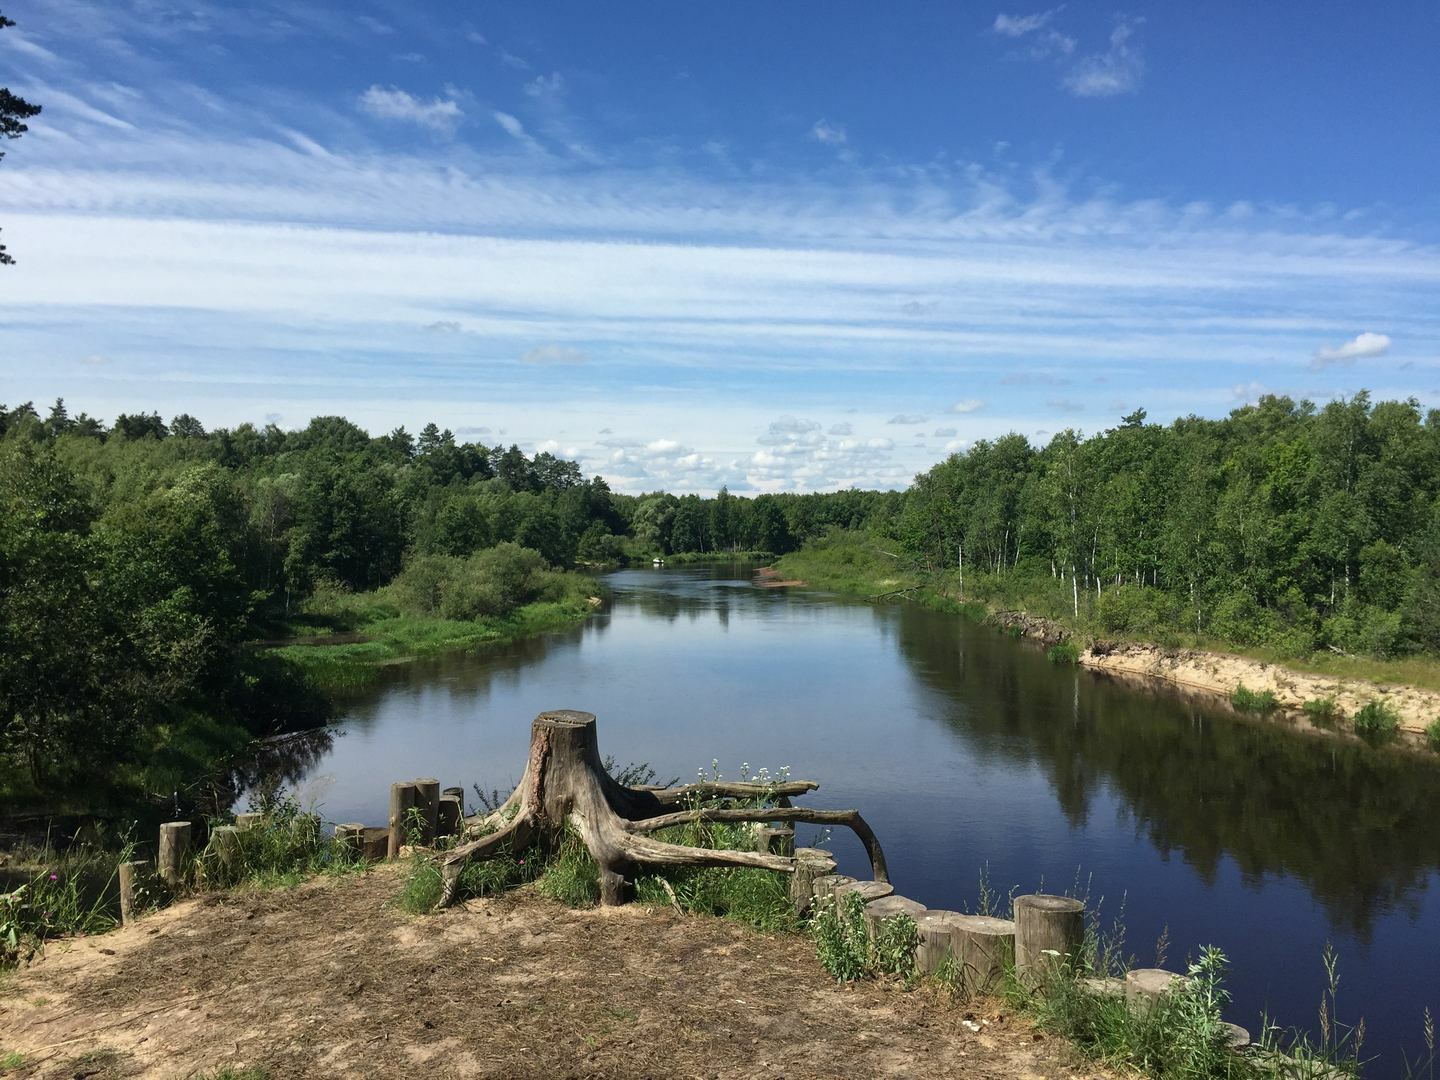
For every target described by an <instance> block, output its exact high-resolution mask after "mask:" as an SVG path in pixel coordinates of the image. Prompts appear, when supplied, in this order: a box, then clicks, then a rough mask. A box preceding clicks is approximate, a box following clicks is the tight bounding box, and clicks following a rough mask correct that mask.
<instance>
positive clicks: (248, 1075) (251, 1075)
mask: <svg viewBox="0 0 1440 1080" xmlns="http://www.w3.org/2000/svg"><path fill="white" fill-rule="evenodd" d="M195 1080H270V1072H269V1070H268V1069H262V1068H260V1067H259V1066H252V1067H250V1068H248V1069H240V1068H236V1067H235V1066H234V1065H226V1066H225V1067H224V1068H223V1069H219V1070H217V1071H216V1072H208V1073H201V1074H200V1075H199V1076H197V1077H196V1078H195Z"/></svg>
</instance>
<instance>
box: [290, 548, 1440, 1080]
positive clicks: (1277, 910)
mask: <svg viewBox="0 0 1440 1080" xmlns="http://www.w3.org/2000/svg"><path fill="white" fill-rule="evenodd" d="M748 574H749V571H748V568H735V567H692V568H684V569H675V570H668V569H667V570H628V571H622V572H619V573H616V574H613V575H610V576H609V578H608V584H609V586H610V589H611V590H612V593H613V602H612V603H611V604H610V605H609V606H608V608H607V610H605V611H603V612H602V613H599V614H597V615H595V616H594V617H592V618H591V619H590V620H589V621H587V622H586V623H585V624H584V625H583V626H581V627H577V628H575V629H574V630H571V631H568V632H563V633H558V634H554V635H550V636H547V637H544V638H540V639H536V640H531V641H527V642H522V643H520V644H517V645H515V646H513V647H510V648H505V649H501V650H496V651H493V652H489V653H486V654H485V655H481V656H447V657H443V658H440V659H436V660H433V661H427V662H424V663H419V664H414V665H408V666H401V667H396V668H394V669H391V670H389V671H387V673H386V677H385V680H384V681H383V683H382V684H381V685H380V686H379V688H378V689H377V690H376V691H375V692H374V693H373V695H371V696H370V697H369V698H368V699H367V700H364V701H363V702H361V703H359V704H356V705H354V706H353V707H351V708H350V709H349V712H348V715H347V716H346V717H345V719H344V721H343V723H342V725H341V726H342V728H343V735H342V737H340V738H338V739H336V740H335V742H334V745H333V748H332V749H331V750H330V751H329V752H328V753H326V754H325V755H324V756H323V757H322V758H321V759H320V760H319V761H318V762H317V763H316V764H315V765H314V766H313V767H312V768H311V769H310V770H309V773H308V775H307V777H306V778H305V780H304V782H303V784H302V790H307V789H308V790H307V793H308V794H309V795H310V796H311V797H313V798H316V799H318V801H319V802H320V803H321V804H322V809H323V811H324V813H325V816H326V817H327V818H329V819H331V820H335V821H367V822H370V823H372V824H373V823H380V822H383V821H384V819H385V814H386V799H387V793H388V789H389V784H390V782H391V781H392V780H396V779H403V778H407V777H410V776H417V775H419V776H438V777H440V778H441V780H442V782H443V783H444V784H446V785H450V784H461V783H463V784H464V785H465V786H466V788H467V790H468V789H469V788H470V785H471V784H472V783H477V784H479V785H480V786H481V787H482V788H484V789H485V790H487V791H488V790H490V789H491V788H502V789H504V790H505V791H508V790H509V789H510V787H511V786H512V785H513V784H514V783H515V781H516V780H517V779H518V776H519V773H520V771H521V769H522V767H523V764H524V760H525V752H526V746H527V742H528V737H529V725H530V720H531V719H532V718H533V717H534V715H535V714H536V713H538V712H542V711H544V710H546V709H554V708H576V709H583V710H586V711H588V712H593V713H595V714H596V715H597V716H598V717H599V735H600V749H601V752H602V753H604V754H610V755H613V756H614V758H615V759H616V760H617V761H618V762H620V763H622V764H623V763H625V762H631V761H644V762H649V763H650V764H651V765H652V766H654V768H655V769H656V770H657V771H658V772H659V773H660V774H661V780H669V779H671V778H672V777H680V778H693V777H694V775H695V772H696V770H697V769H699V768H704V769H706V770H707V771H708V769H709V767H710V763H711V760H712V759H718V761H719V763H720V769H721V771H722V772H723V773H724V774H725V775H726V776H727V777H732V778H733V777H735V776H736V775H737V773H738V772H739V770H740V766H741V764H742V763H749V765H750V767H751V768H752V769H755V768H759V767H760V766H762V765H764V766H768V767H769V768H771V769H772V770H774V769H775V768H777V767H779V766H782V765H789V766H791V768H792V770H793V773H794V775H795V776H797V777H807V778H811V779H816V780H819V781H820V784H821V787H820V790H819V791H818V792H815V793H813V794H812V795H810V796H808V797H807V798H806V799H805V800H804V801H805V803H806V804H808V805H813V806H817V807H821V806H825V807H848V806H853V807H858V808H859V809H860V810H861V811H862V812H863V813H864V814H865V816H866V817H867V818H868V820H869V821H870V823H871V824H872V825H873V826H874V828H875V831H876V832H877V834H878V835H879V837H880V839H881V842H882V843H883V844H884V846H885V853H886V856H887V858H888V860H889V863H890V869H891V875H892V878H893V880H894V881H895V882H896V886H897V890H898V891H900V892H903V893H904V894H905V895H907V896H911V897H914V898H915V899H917V900H919V901H921V902H922V903H925V904H928V905H930V906H931V907H948V908H957V907H963V906H965V905H969V906H970V907H971V908H972V909H973V907H974V905H975V903H976V900H977V897H978V892H979V889H978V882H979V877H980V874H981V871H982V868H984V867H988V874H989V879H990V882H991V883H992V885H993V886H994V887H995V888H996V889H998V890H999V891H1001V892H1005V891H1008V890H1009V889H1010V888H1011V886H1016V887H1018V888H1019V889H1020V891H1022V892H1030V891H1035V890H1037V889H1039V888H1040V887H1041V886H1043V887H1044V889H1045V890H1046V891H1053V892H1061V891H1067V890H1070V889H1072V888H1074V887H1075V886H1076V883H1077V881H1078V882H1079V888H1080V889H1081V891H1082V892H1088V894H1089V896H1090V898H1091V901H1092V904H1093V903H1095V902H1097V901H1102V903H1101V911H1102V913H1103V914H1104V916H1105V917H1106V921H1107V922H1108V921H1109V920H1110V919H1113V918H1115V917H1123V921H1124V924H1125V926H1126V927H1127V943H1128V949H1129V951H1130V952H1132V953H1133V954H1134V955H1135V956H1136V958H1137V959H1138V961H1139V962H1140V963H1141V964H1142V965H1149V964H1153V963H1154V962H1155V943H1156V942H1157V940H1158V939H1159V938H1160V937H1161V936H1162V934H1163V935H1167V936H1168V940H1169V942H1170V945H1169V963H1168V965H1167V966H1170V967H1172V968H1173V967H1177V966H1181V965H1183V963H1184V961H1185V958H1186V955H1187V953H1189V952H1190V951H1191V950H1193V949H1194V948H1196V947H1197V946H1199V945H1202V944H1206V943H1214V944H1217V945H1220V946H1221V947H1223V948H1224V950H1225V951H1226V953H1227V954H1228V955H1229V957H1230V960H1231V963H1232V966H1233V975H1232V978H1231V981H1230V986H1231V989H1232V991H1233V993H1234V1003H1233V1007H1232V1008H1231V1010H1230V1013H1229V1018H1230V1019H1232V1020H1234V1021H1236V1022H1237V1023H1240V1024H1243V1025H1244V1026H1246V1027H1249V1028H1250V1029H1251V1030H1252V1031H1253V1030H1257V1029H1258V1027H1259V1019H1260V1014H1261V1010H1262V1009H1265V1010H1268V1011H1269V1013H1270V1014H1271V1015H1272V1016H1273V1017H1274V1018H1275V1019H1276V1020H1277V1021H1278V1022H1280V1023H1281V1024H1283V1025H1286V1026H1288V1025H1292V1024H1298V1025H1305V1026H1311V1027H1313V1026H1314V1023H1315V1017H1316V1007H1317V1005H1318V1003H1319V999H1320V993H1321V990H1322V987H1323V982H1324V972H1323V969H1322V965H1321V953H1322V950H1323V949H1324V947H1325V945H1326V943H1327V942H1330V943H1332V944H1333V945H1334V947H1335V949H1336V951H1337V952H1338V953H1339V956H1340V970H1341V975H1342V979H1341V984H1340V1013H1341V1017H1342V1019H1345V1020H1349V1021H1354V1020H1356V1019H1358V1018H1359V1016H1360V1015H1361V1014H1362V1013H1363V1015H1364V1017H1365V1021H1366V1029H1367V1036H1366V1051H1367V1056H1368V1055H1369V1054H1372V1053H1373V1054H1379V1055H1380V1060H1379V1061H1377V1062H1375V1063H1374V1064H1373V1065H1372V1066H1371V1068H1370V1070H1369V1075H1372V1076H1390V1075H1398V1074H1399V1072H1400V1067H1401V1061H1400V1047H1401V1046H1402V1045H1403V1046H1404V1047H1405V1048H1407V1049H1408V1050H1409V1052H1410V1055H1411V1057H1412V1058H1413V1057H1415V1056H1416V1054H1417V1052H1418V1051H1420V1050H1423V1045H1422V1044H1421V1041H1420V1027H1421V1019H1422V1015H1421V1010H1422V1008H1423V1007H1424V1006H1425V1005H1429V1006H1430V1007H1431V1008H1432V1009H1436V1008H1437V1007H1440V758H1431V757H1427V756H1426V755H1425V754H1423V753H1419V752H1416V751H1413V750H1412V751H1406V750H1400V749H1372V748H1369V747H1365V746H1361V745H1358V744H1354V743H1350V742H1346V741H1343V740H1340V739H1336V738H1328V737H1322V736H1318V735H1313V734H1298V733H1294V732H1290V731H1286V730H1282V729H1281V728H1280V727H1278V726H1275V725H1273V724H1269V723H1266V722H1263V721H1251V720H1246V719H1242V718H1238V717H1236V716H1234V715H1232V714H1230V712H1229V711H1228V710H1227V709H1225V708H1223V707H1221V706H1212V705H1197V704H1194V703H1191V702H1188V701H1184V700H1181V699H1180V698H1178V697H1176V696H1174V695H1172V694H1170V693H1168V692H1165V691H1162V690H1158V689H1157V690H1154V691H1146V690H1144V689H1136V688H1134V687H1132V686H1128V685H1122V684H1119V683H1116V682H1113V681H1110V680H1107V679H1105V678H1103V677H1099V676H1095V675H1092V674H1090V673H1087V672H1082V671H1075V670H1066V669H1059V668H1055V667H1053V666H1051V665H1050V664H1049V663H1048V662H1047V661H1046V659H1045V658H1044V656H1043V654H1042V653H1041V652H1040V650H1038V649H1035V648H1033V647H1031V646H1029V645H1027V644H1023V643H1017V642H1014V641H1011V640H1009V639H1007V638H1005V637H1003V636H1001V635H999V634H997V633H996V632H995V631H994V630H992V629H988V628H984V627H979V626H975V625H972V624H970V623H968V622H966V621H964V620H962V619H959V618H956V617H954V616H946V615H940V614H936V613H933V612H928V611H925V610H922V609H920V608H916V607H912V606H908V605H903V606H887V607H875V606H870V605H867V604H863V603H857V602H852V601H848V600H844V599H840V598H836V597H833V596H828V595H825V594H822V593H818V592H811V591H805V590H795V589H771V590H765V589H758V588H755V587H753V586H752V585H751V584H750V580H749V576H748ZM802 842H803V834H802ZM832 844H833V847H834V848H835V849H836V853H837V855H838V856H839V858H840V869H841V871H842V872H847V873H854V874H857V875H858V876H867V875H866V874H865V863H864V860H863V852H862V850H861V848H860V846H859V844H858V843H857V842H855V841H854V838H853V837H852V836H850V835H849V834H848V832H843V831H842V833H837V834H836V835H835V837H834V839H833V842H832Z"/></svg>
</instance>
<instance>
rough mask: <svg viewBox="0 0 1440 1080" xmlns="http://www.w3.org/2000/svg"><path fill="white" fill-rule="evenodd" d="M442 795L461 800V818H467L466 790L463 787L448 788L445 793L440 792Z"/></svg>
mask: <svg viewBox="0 0 1440 1080" xmlns="http://www.w3.org/2000/svg"><path fill="white" fill-rule="evenodd" d="M440 794H441V795H454V796H455V798H457V799H459V800H460V816H461V817H462V818H463V817H464V816H465V789H464V788H463V787H447V788H446V789H445V790H444V791H442V792H440Z"/></svg>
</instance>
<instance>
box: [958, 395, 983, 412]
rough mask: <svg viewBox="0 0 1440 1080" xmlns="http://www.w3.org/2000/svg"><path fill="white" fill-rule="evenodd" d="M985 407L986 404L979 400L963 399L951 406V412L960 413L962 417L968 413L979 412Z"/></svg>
mask: <svg viewBox="0 0 1440 1080" xmlns="http://www.w3.org/2000/svg"><path fill="white" fill-rule="evenodd" d="M984 407H985V402H983V401H981V400H980V399H979V398H973V397H972V398H963V399H961V400H960V401H957V402H955V404H954V405H951V406H950V412H952V413H960V414H961V415H964V414H967V413H973V412H979V411H980V410H981V409H983V408H984Z"/></svg>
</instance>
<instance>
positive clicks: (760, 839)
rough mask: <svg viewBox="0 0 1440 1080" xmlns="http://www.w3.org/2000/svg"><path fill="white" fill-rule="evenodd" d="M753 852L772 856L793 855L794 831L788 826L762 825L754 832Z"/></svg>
mask: <svg viewBox="0 0 1440 1080" xmlns="http://www.w3.org/2000/svg"><path fill="white" fill-rule="evenodd" d="M755 850H756V851H764V852H769V853H770V854H772V855H793V854H794V853H795V830H794V829H793V828H791V827H790V826H789V825H762V826H760V827H759V828H758V829H756V830H755Z"/></svg>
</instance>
